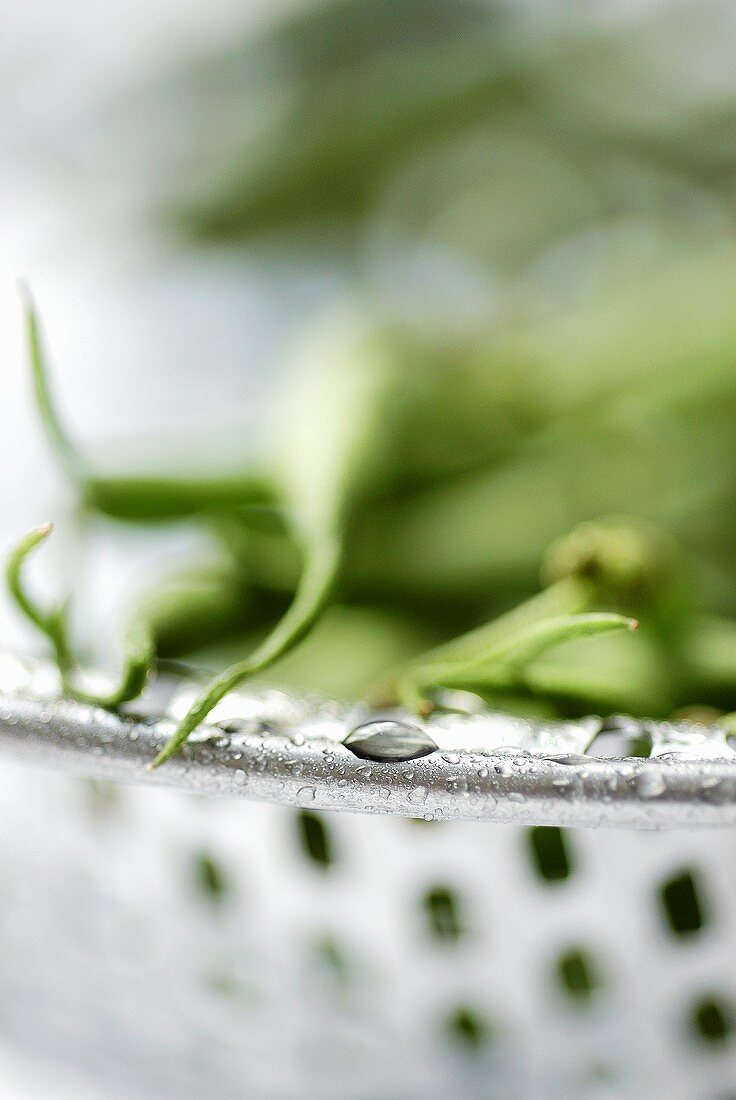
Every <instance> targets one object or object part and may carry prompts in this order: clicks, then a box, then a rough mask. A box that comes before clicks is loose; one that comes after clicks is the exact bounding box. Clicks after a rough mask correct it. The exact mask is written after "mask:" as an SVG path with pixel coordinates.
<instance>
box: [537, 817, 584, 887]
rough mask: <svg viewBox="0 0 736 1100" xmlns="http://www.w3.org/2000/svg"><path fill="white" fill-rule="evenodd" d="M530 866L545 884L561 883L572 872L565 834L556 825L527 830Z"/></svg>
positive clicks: (571, 862) (539, 826)
mask: <svg viewBox="0 0 736 1100" xmlns="http://www.w3.org/2000/svg"><path fill="white" fill-rule="evenodd" d="M526 835H527V840H528V843H529V852H530V854H531V860H532V866H533V867H534V870H535V871H536V872H537V874H538V875H539V877H540V878H541V879H543V880H544V881H545V882H562V881H564V880H565V879H567V878H569V877H570V875H571V874H572V872H573V861H572V858H571V855H570V846H569V842H568V839H567V833H566V832H563V830H562V829H560V828H558V827H557V826H556V825H549V826H547V825H535V826H534V827H533V828H531V829H528V830H527V834H526Z"/></svg>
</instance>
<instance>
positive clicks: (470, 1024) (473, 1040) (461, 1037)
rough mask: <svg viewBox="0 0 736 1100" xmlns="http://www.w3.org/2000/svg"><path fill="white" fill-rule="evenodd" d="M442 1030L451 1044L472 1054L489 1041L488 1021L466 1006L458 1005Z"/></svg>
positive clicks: (489, 1029)
mask: <svg viewBox="0 0 736 1100" xmlns="http://www.w3.org/2000/svg"><path fill="white" fill-rule="evenodd" d="M444 1030H445V1034H446V1035H447V1037H448V1039H449V1040H450V1042H451V1043H453V1044H454V1045H455V1046H458V1047H462V1048H463V1049H464V1050H467V1051H469V1052H472V1053H473V1054H477V1053H478V1052H479V1051H480V1050H482V1049H483V1047H485V1046H487V1045H488V1043H489V1041H490V1039H491V1028H490V1026H489V1023H488V1020H487V1019H486V1018H485V1016H484V1015H483V1014H482V1013H480V1012H478V1010H477V1009H474V1008H471V1007H470V1006H468V1005H459V1006H458V1007H457V1008H454V1009H453V1010H452V1011H451V1012H450V1014H449V1015H448V1017H447V1019H446V1020H445V1027H444Z"/></svg>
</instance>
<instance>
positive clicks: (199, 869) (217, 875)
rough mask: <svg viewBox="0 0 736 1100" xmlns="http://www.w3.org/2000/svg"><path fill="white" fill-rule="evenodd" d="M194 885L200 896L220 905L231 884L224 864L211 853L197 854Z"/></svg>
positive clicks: (194, 865) (194, 863)
mask: <svg viewBox="0 0 736 1100" xmlns="http://www.w3.org/2000/svg"><path fill="white" fill-rule="evenodd" d="M192 871H193V877H194V885H195V888H196V890H197V892H198V893H199V894H201V895H202V896H203V897H205V898H208V899H209V900H210V901H212V902H215V903H219V902H221V901H223V900H224V898H225V897H226V895H227V894H228V893H229V890H230V884H229V881H228V876H227V874H226V873H225V871H224V869H223V867H222V864H221V863H219V862H218V861H217V860H216V859H215V858H214V857H213V856H212V855H211V854H210V853H209V852H204V851H201V852H197V853H196V854H195V856H194V861H193V867H192Z"/></svg>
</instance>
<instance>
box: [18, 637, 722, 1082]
mask: <svg viewBox="0 0 736 1100" xmlns="http://www.w3.org/2000/svg"><path fill="white" fill-rule="evenodd" d="M2 678H3V692H2V696H1V698H0V740H1V741H2V744H3V745H4V747H5V748H6V750H7V752H6V759H5V760H4V767H3V772H2V777H1V778H0V784H1V786H2V799H1V800H0V815H1V820H0V828H2V835H3V838H4V843H3V846H2V866H0V881H2V882H3V898H4V901H3V907H2V915H1V916H0V957H1V958H2V959H3V966H2V970H1V974H2V977H1V978H0V987H1V988H2V995H1V996H0V1011H1V1012H2V1020H3V1032H4V1033H5V1035H6V1036H10V1037H11V1038H12V1039H13V1041H14V1042H16V1043H17V1044H18V1045H19V1046H20V1047H26V1048H27V1049H29V1050H32V1051H33V1052H34V1054H37V1055H40V1054H44V1055H45V1056H47V1057H51V1058H54V1059H57V1060H58V1061H59V1062H61V1061H62V1060H66V1061H67V1062H72V1063H73V1064H74V1065H75V1067H77V1069H79V1068H80V1067H81V1068H83V1069H84V1070H85V1072H86V1073H87V1074H88V1076H89V1078H90V1080H92V1081H94V1082H96V1087H97V1088H98V1089H99V1095H100V1096H101V1097H102V1096H104V1097H105V1098H106V1100H107V1098H110V1100H117V1098H118V1097H119V1098H120V1100H125V1098H130V1097H153V1096H155V1097H163V1098H169V1097H170V1098H172V1100H173V1098H175V1097H176V1098H179V1097H204V1096H206V1097H212V1098H233V1100H234V1098H236V1097H238V1098H240V1097H248V1098H253V1100H258V1098H263V1100H292V1098H293V1100H296V1098H300V1100H301V1098H306V1097H320V1098H325V1100H331V1098H334V1100H414V1098H417V1100H418V1098H420V1097H421V1098H422V1100H427V1098H432V1100H435V1098H436V1100H455V1098H458V1100H465V1098H467V1100H496V1098H498V1100H514V1098H517V1097H518V1098H520V1100H521V1098H535V1100H536V1098H540V1100H542V1098H557V1097H560V1098H563V1097H565V1098H566V1097H616V1098H619V1097H623V1098H637V1100H638V1098H641V1100H649V1098H655V1100H656V1098H657V1097H660V1096H661V1097H668V1098H676V1100H677V1098H682V1100H692V1098H693V1097H697V1098H703V1100H711V1098H712V1100H726V1097H729V1096H733V1095H734V1093H733V1083H734V1081H736V1036H735V1035H734V1027H735V1026H736V1018H735V1015H734V1014H735V1013H736V963H734V962H733V959H734V958H736V874H734V870H736V858H735V856H736V845H735V844H734V841H733V839H732V833H731V831H730V830H729V829H727V828H725V827H724V826H727V825H729V824H731V823H732V821H733V817H734V806H735V805H736V761H734V753H733V749H732V748H731V746H730V744H729V743H728V740H727V738H726V736H725V734H724V733H723V732H722V731H719V730H718V729H717V728H715V729H707V728H705V727H700V726H697V725H687V724H684V723H683V724H676V725H654V724H642V723H634V722H632V721H630V720H626V719H618V720H615V721H608V722H606V723H603V722H601V721H599V720H597V719H586V720H584V721H582V722H575V723H572V722H570V723H558V724H548V725H543V726H540V725H535V724H532V723H527V722H523V721H520V720H516V719H509V718H508V717H505V716H500V715H489V714H485V713H478V714H475V715H464V716H463V715H459V714H447V715H444V716H443V717H441V718H435V719H433V720H429V721H427V722H421V721H418V720H417V719H416V718H415V717H413V716H408V715H404V714H396V713H394V714H378V715H375V714H368V713H367V712H365V710H364V709H362V708H352V709H347V708H344V707H340V706H338V705H336V704H332V703H325V702H323V701H318V700H314V699H301V698H294V697H291V696H287V695H285V694H284V693H282V692H279V691H263V692H261V693H254V694H249V695H234V696H231V697H229V698H228V699H227V700H226V701H225V702H224V703H223V704H222V706H221V708H220V709H219V710H218V711H217V712H216V713H213V715H212V716H211V720H212V723H211V725H208V726H207V727H206V728H204V729H202V730H201V731H199V732H198V734H197V736H196V737H195V738H194V739H193V741H192V742H190V744H189V745H188V746H187V748H186V750H185V752H184V754H183V755H182V757H181V758H179V759H177V760H175V761H173V762H172V763H171V764H169V765H167V766H165V767H164V768H162V769H161V770H160V771H157V772H154V773H150V772H146V771H145V764H146V763H147V762H148V761H149V760H150V759H151V758H152V757H153V755H154V753H155V751H156V750H157V748H158V747H160V744H161V743H162V740H163V738H164V737H165V736H166V735H167V733H168V732H169V730H170V728H171V725H172V717H171V716H172V715H175V714H176V713H178V712H179V710H180V709H181V707H182V706H184V705H186V701H187V698H188V696H189V694H190V692H191V687H190V686H189V685H187V684H184V685H181V684H173V685H172V684H164V683H163V682H161V683H159V684H158V685H155V687H154V691H153V693H152V694H151V696H150V698H149V699H148V701H147V703H146V706H145V708H144V709H143V710H142V711H141V712H139V713H137V714H136V715H127V716H122V717H121V716H115V715H110V714H107V713H105V712H102V711H98V710H94V709H92V708H87V707H80V706H79V705H77V704H74V703H70V702H65V701H60V700H59V699H58V698H57V697H56V694H55V679H54V676H53V674H52V673H51V672H50V671H49V670H48V669H46V668H44V667H42V666H33V667H31V666H29V665H26V664H23V663H21V662H19V661H17V660H16V659H15V658H5V659H3V662H2ZM162 715H163V717H162ZM346 736H348V740H349V743H350V745H351V746H352V747H346V746H345V745H343V744H342V742H343V741H344V740H345V738H346ZM627 752H629V753H634V752H636V753H638V754H641V753H644V752H646V753H648V756H641V755H622V756H615V755H610V754H611V753H627ZM420 753H423V755H419V754H420ZM24 756H25V757H26V758H27V760H23V759H22V758H23V757H24ZM30 760H32V761H33V762H34V764H35V765H38V764H42V765H48V768H49V770H48V771H44V770H41V769H39V768H38V767H37V766H34V767H33V768H32V769H31V768H29V767H28V763H27V761H30ZM62 767H66V768H68V769H70V770H71V771H73V772H76V773H78V774H79V775H85V776H87V777H88V778H86V779H83V780H80V779H78V778H72V777H70V776H65V775H64V774H62V772H61V768H62ZM92 776H96V777H97V778H89V777H92ZM100 777H105V778H100ZM110 778H112V779H125V780H133V781H134V782H133V784H131V785H126V786H119V785H117V784H113V783H110V782H109V779H110ZM144 781H146V782H150V783H153V784H156V785H158V786H159V787H164V786H165V785H173V786H174V787H179V788H182V789H180V790H165V789H158V790H153V789H150V788H149V789H147V788H146V786H145V785H144ZM193 792H195V793H196V794H200V795H201V794H208V795H212V794H220V795H227V796H232V795H242V796H244V797H243V798H240V799H235V798H233V797H219V798H214V797H208V798H202V797H196V796H195V795H194V794H193ZM260 800H267V801H270V802H277V803H280V805H264V804H262V803H261V802H260ZM323 809H329V810H333V811H335V810H352V811H361V812H362V813H358V814H355V813H330V814H322V813H320V812H318V811H320V810H323ZM365 813H368V814H371V815H374V816H371V817H368V816H365ZM375 815H379V816H375ZM393 815H396V816H393ZM407 818H408V820H407ZM449 819H456V820H449ZM460 819H466V820H460ZM467 819H480V820H483V821H484V822H486V821H501V822H507V823H510V824H511V825H512V827H510V828H492V827H489V826H488V825H487V824H480V823H478V821H477V820H476V821H473V820H467ZM706 824H707V825H712V826H716V828H712V829H709V830H696V829H694V828H692V827H693V826H696V825H706ZM566 825H578V826H595V825H611V826H615V825H620V826H623V827H625V828H619V829H605V830H600V831H596V830H594V829H591V828H579V829H574V830H570V829H565V828H561V827H560V826H566ZM631 826H637V828H636V831H634V830H632V829H631V828H630V827H631ZM718 826H721V827H720V828H719V827H718ZM642 827H643V828H642ZM663 827H667V829H668V831H667V832H662V831H660V832H656V831H653V830H657V829H662V828H663ZM645 830H646V831H645ZM53 1095H55V1094H53V1093H49V1097H51V1096H53Z"/></svg>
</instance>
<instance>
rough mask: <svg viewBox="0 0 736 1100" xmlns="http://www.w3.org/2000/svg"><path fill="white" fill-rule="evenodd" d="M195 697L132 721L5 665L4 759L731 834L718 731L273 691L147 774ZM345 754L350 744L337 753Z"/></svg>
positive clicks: (165, 700)
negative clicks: (384, 706) (412, 710)
mask: <svg viewBox="0 0 736 1100" xmlns="http://www.w3.org/2000/svg"><path fill="white" fill-rule="evenodd" d="M194 691H196V687H195V686H194V685H192V684H190V683H185V684H183V685H182V684H181V682H178V683H177V684H176V685H174V686H172V685H171V684H170V683H169V684H165V683H163V682H159V683H157V684H156V685H154V687H153V689H152V690H151V691H150V692H149V694H148V696H147V697H146V698H145V699H144V705H143V706H142V707H140V708H138V711H137V713H136V714H132V713H131V714H122V715H121V714H111V713H109V712H107V711H104V710H101V709H99V708H96V707H90V706H86V705H82V704H79V703H75V702H72V701H70V700H67V699H62V698H60V697H59V695H58V688H57V685H56V680H55V674H54V673H53V671H52V670H51V669H50V668H49V667H48V666H45V665H39V664H33V665H31V664H29V663H28V662H22V661H19V660H18V659H17V658H16V657H8V656H6V655H3V654H0V750H2V751H3V752H5V753H6V754H8V755H10V756H12V757H15V758H17V759H20V760H26V761H31V762H34V763H36V764H38V765H41V766H44V767H48V768H52V769H56V770H59V769H63V770H66V771H71V772H73V773H76V774H78V775H84V776H90V777H104V778H109V779H113V780H119V781H123V782H131V783H150V784H154V785H158V786H164V787H176V788H180V789H183V790H187V791H190V792H196V793H200V794H203V795H220V796H230V797H232V796H238V797H245V798H252V799H259V800H265V801H269V802H279V803H283V804H287V805H291V806H309V807H310V808H312V809H318V810H332V811H347V812H354V813H368V814H379V813H380V814H395V815H399V816H404V817H414V818H424V819H426V820H442V819H457V820H472V821H495V822H504V823H514V824H524V825H531V824H535V825H566V826H585V827H596V826H605V825H607V826H620V827H633V828H647V829H657V828H676V827H696V826H707V825H713V826H723V825H729V824H732V823H733V824H736V751H734V749H733V747H732V746H731V744H730V742H729V741H728V739H727V737H726V734H725V732H724V731H723V730H721V729H720V728H719V727H717V726H712V727H705V726H699V725H696V724H690V723H649V722H634V721H633V720H630V719H628V720H627V719H620V720H619V721H618V722H617V723H616V731H615V733H616V736H617V737H619V738H621V739H623V743H624V744H628V743H631V744H633V743H634V742H636V741H637V740H641V739H642V738H644V739H645V740H646V741H647V744H648V749H649V752H650V755H649V757H648V758H646V759H642V758H640V757H635V756H625V755H622V756H619V757H607V756H600V755H598V754H599V753H600V751H604V750H602V749H601V747H600V746H601V742H602V741H605V740H606V737H607V733H606V730H610V729H611V725H610V724H606V726H604V725H603V723H602V722H601V720H600V719H596V718H585V719H582V720H580V721H575V722H536V721H530V720H526V719H520V718H515V717H511V716H509V715H503V714H497V713H490V712H478V713H476V714H459V713H444V714H440V715H438V716H435V717H433V718H430V719H428V720H426V721H421V720H419V719H417V718H416V716H414V715H409V714H406V713H398V712H395V713H391V714H386V713H383V714H371V713H369V712H368V711H367V709H366V708H365V707H363V706H355V707H346V706H344V705H340V704H336V703H331V702H326V701H325V700H322V699H315V698H313V697H304V696H294V695H290V694H287V693H286V692H283V691H280V690H261V691H257V692H252V693H248V694H236V695H231V696H229V697H228V698H227V699H225V700H223V702H222V703H221V704H220V706H219V707H218V708H217V709H216V710H215V711H213V713H212V715H211V716H210V722H209V724H208V725H206V726H203V727H201V728H200V729H199V730H198V731H197V732H196V734H195V735H194V736H193V738H192V739H191V740H190V741H189V743H188V744H187V745H186V746H185V748H184V750H183V752H182V754H181V756H179V757H178V758H176V759H174V760H172V761H170V762H169V763H168V764H165V765H164V766H163V767H161V768H160V769H158V770H157V771H154V772H151V771H148V770H146V765H147V764H148V763H149V762H150V761H151V760H152V759H153V758H154V756H155V755H156V753H157V752H158V750H159V749H160V748H161V746H162V745H163V744H164V742H165V741H166V740H167V738H168V737H169V736H170V734H171V732H172V730H173V728H174V723H175V719H176V717H177V716H178V715H179V714H180V713H181V712H182V711H183V709H185V708H186V707H187V706H188V703H189V702H190V700H191V697H192V694H193V693H194ZM346 739H347V742H348V744H347V745H346V744H343V742H344V741H345V740H346Z"/></svg>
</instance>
